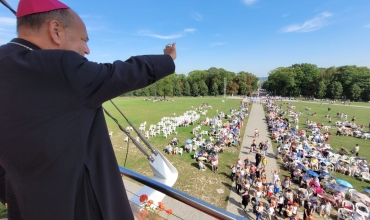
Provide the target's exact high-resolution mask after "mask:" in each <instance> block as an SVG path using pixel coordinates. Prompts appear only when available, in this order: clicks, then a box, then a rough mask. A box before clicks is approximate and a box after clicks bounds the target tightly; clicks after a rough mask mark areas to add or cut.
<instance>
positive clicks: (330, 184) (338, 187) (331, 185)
mask: <svg viewBox="0 0 370 220" xmlns="http://www.w3.org/2000/svg"><path fill="white" fill-rule="evenodd" d="M326 186H327V187H328V188H330V189H334V190H336V191H339V192H347V189H348V188H346V187H344V186H339V185H337V184H333V183H329V182H327V183H326Z"/></svg>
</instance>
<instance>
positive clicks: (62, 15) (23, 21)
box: [17, 9, 73, 31]
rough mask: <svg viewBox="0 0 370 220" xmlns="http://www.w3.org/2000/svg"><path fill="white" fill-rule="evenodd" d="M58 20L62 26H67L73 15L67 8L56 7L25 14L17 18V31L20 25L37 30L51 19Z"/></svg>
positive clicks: (70, 22)
mask: <svg viewBox="0 0 370 220" xmlns="http://www.w3.org/2000/svg"><path fill="white" fill-rule="evenodd" d="M51 20H57V21H59V22H60V23H61V24H62V25H63V27H64V28H68V27H69V26H70V25H71V24H72V21H73V15H72V13H71V12H70V11H69V9H57V10H52V11H48V12H41V13H36V14H30V15H26V16H24V17H20V18H18V19H17V31H19V28H20V27H28V28H31V29H33V30H39V29H40V28H41V27H42V25H43V24H45V23H47V22H49V21H51Z"/></svg>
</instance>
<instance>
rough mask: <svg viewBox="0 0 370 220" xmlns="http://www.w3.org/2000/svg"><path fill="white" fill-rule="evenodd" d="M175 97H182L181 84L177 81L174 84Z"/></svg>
mask: <svg viewBox="0 0 370 220" xmlns="http://www.w3.org/2000/svg"><path fill="white" fill-rule="evenodd" d="M173 95H174V96H181V87H180V83H179V82H177V81H175V82H174V84H173Z"/></svg>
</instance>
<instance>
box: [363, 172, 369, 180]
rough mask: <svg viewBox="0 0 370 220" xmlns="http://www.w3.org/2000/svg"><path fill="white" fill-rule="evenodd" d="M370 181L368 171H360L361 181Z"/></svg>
mask: <svg viewBox="0 0 370 220" xmlns="http://www.w3.org/2000/svg"><path fill="white" fill-rule="evenodd" d="M364 180H365V181H366V182H370V174H369V173H368V172H362V173H361V181H364Z"/></svg>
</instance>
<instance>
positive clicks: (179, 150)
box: [177, 148, 184, 156]
mask: <svg viewBox="0 0 370 220" xmlns="http://www.w3.org/2000/svg"><path fill="white" fill-rule="evenodd" d="M183 151H184V149H182V148H180V149H178V151H177V153H178V154H180V155H181V156H182V152H183Z"/></svg>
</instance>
